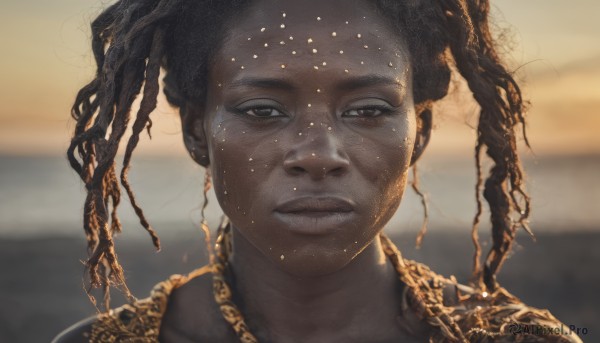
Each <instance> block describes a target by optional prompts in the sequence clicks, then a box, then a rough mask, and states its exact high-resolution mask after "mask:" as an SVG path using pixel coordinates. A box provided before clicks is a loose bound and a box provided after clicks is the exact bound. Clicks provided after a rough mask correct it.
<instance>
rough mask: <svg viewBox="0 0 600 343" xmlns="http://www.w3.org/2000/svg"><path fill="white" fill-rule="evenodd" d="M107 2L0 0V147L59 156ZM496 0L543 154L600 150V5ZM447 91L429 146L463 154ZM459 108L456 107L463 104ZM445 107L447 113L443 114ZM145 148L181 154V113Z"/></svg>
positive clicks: (463, 129)
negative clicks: (95, 23)
mask: <svg viewBox="0 0 600 343" xmlns="http://www.w3.org/2000/svg"><path fill="white" fill-rule="evenodd" d="M108 3H109V2H106V1H82V0H53V1H42V0H31V1H27V2H24V1H17V0H4V1H3V2H2V4H1V5H0V58H1V59H2V63H0V153H10V154H20V153H23V154H32V153H42V154H52V155H56V154H61V155H62V154H63V151H64V149H65V148H66V145H67V140H68V136H69V130H70V128H71V127H72V126H73V122H72V121H71V120H70V117H69V106H70V103H71V101H72V100H73V97H74V95H75V93H76V91H77V89H78V87H80V86H82V85H83V84H84V83H85V82H86V81H88V80H89V79H90V77H91V75H92V72H93V68H92V58H91V54H90V49H89V39H88V36H89V30H88V26H89V24H88V23H89V21H90V20H91V18H93V17H94V15H95V14H97V13H98V12H99V11H100V9H101V8H102V7H105V6H106V4H108ZM574 3H575V2H567V1H563V0H528V1H522V0H499V1H494V6H495V8H494V13H495V18H496V19H495V22H496V23H497V24H498V25H499V26H501V27H506V26H507V25H509V24H510V25H511V26H512V27H511V29H512V31H511V32H512V35H511V37H512V40H513V41H514V42H515V47H514V49H513V51H512V53H511V55H510V59H509V60H510V62H511V65H513V66H518V65H522V64H524V63H527V62H531V61H534V62H532V63H529V64H527V65H526V66H524V67H522V68H521V69H519V73H518V75H519V77H521V78H523V79H524V83H523V87H524V90H525V94H526V96H527V97H528V98H530V99H531V100H532V103H533V107H532V111H531V112H530V115H529V127H528V129H529V134H530V140H531V142H532V146H533V147H534V151H535V152H536V153H537V154H564V153H590V152H592V153H599V152H600V138H598V137H597V136H600V135H598V133H600V44H598V41H599V39H600V21H598V20H597V18H596V17H595V15H597V14H598V13H600V2H598V1H595V0H586V1H577V2H576V4H577V6H576V7H575V5H574ZM467 99H468V96H465V95H461V94H458V95H454V96H451V97H450V98H449V99H448V100H447V101H446V103H445V104H444V105H443V109H444V110H443V111H440V115H438V116H436V118H437V121H436V132H435V133H434V136H433V138H432V143H431V147H430V149H429V150H430V153H444V154H447V153H458V154H462V153H467V152H468V154H471V152H472V147H473V139H474V138H473V137H474V134H473V131H472V130H471V129H469V127H468V126H467V125H465V124H464V122H465V120H466V119H467V118H471V117H472V116H473V113H474V107H473V106H470V105H466V106H465V105H464V104H465V102H466V101H468V100H467ZM458 109H460V111H458ZM442 112H443V113H442ZM154 117H155V119H154V121H155V126H154V134H153V138H154V139H153V141H152V143H148V142H147V140H146V141H144V142H143V143H142V144H141V149H140V150H142V151H141V152H142V153H148V154H157V153H168V154H173V153H176V154H179V153H183V148H182V144H181V143H180V141H181V138H180V136H179V134H178V133H179V128H178V125H179V124H178V122H177V118H176V116H175V114H173V113H172V110H170V109H169V107H168V106H167V105H165V104H162V105H161V106H160V108H159V110H158V111H157V113H155V114H154Z"/></svg>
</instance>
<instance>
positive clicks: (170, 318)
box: [52, 266, 229, 343]
mask: <svg viewBox="0 0 600 343" xmlns="http://www.w3.org/2000/svg"><path fill="white" fill-rule="evenodd" d="M211 297H212V274H211V273H210V268H209V267H208V266H206V267H203V268H200V269H197V270H195V271H194V272H192V273H190V274H189V275H187V276H183V275H173V276H171V277H170V278H169V279H168V280H165V281H162V282H160V283H158V284H157V285H156V286H154V288H153V289H152V292H151V294H150V296H149V297H147V298H144V299H139V300H136V301H134V302H132V303H129V304H126V305H123V306H121V307H118V308H115V309H111V310H110V311H108V312H105V313H101V314H99V315H97V316H94V317H91V318H87V319H85V320H83V321H81V322H79V323H76V324H75V325H73V326H71V327H69V328H68V329H66V330H65V331H64V332H62V333H61V334H60V335H58V336H57V337H56V338H55V339H54V340H53V341H52V343H77V342H90V343H101V342H102V343H106V342H119V341H121V339H122V338H123V337H127V338H135V339H137V340H139V341H140V342H142V341H143V342H146V341H147V342H157V341H159V340H160V341H161V342H178V343H184V342H198V341H201V342H214V341H215V340H214V339H205V338H204V337H221V336H215V334H217V333H218V332H219V329H220V331H225V330H226V329H229V328H228V326H226V325H224V324H225V323H224V320H223V319H222V315H221V312H220V310H219V308H218V307H217V306H216V304H214V301H211V300H212V298H211ZM219 320H220V321H221V322H223V323H222V324H221V325H219ZM200 336H202V338H201V339H200V340H198V339H197V338H198V337H200ZM159 338H160V339H159ZM137 340H136V341H137Z"/></svg>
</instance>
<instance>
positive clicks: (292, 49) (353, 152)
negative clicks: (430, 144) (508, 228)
mask: <svg viewBox="0 0 600 343" xmlns="http://www.w3.org/2000/svg"><path fill="white" fill-rule="evenodd" d="M231 25H232V26H231V27H230V28H229V35H228V38H227V40H226V41H225V42H224V43H223V44H222V46H221V48H220V50H219V51H218V52H217V53H216V56H215V62H214V64H213V65H212V67H211V69H210V73H209V82H210V85H209V88H208V96H207V99H208V100H207V104H206V108H205V109H204V111H205V112H204V117H205V118H206V119H205V120H204V121H203V122H201V123H199V124H198V125H203V129H204V133H205V135H206V140H207V149H208V153H209V158H210V168H211V171H212V175H213V182H214V189H215V192H216V195H217V199H218V201H219V204H220V205H221V207H222V209H223V211H224V212H225V213H226V214H227V216H228V217H229V218H230V219H231V222H232V224H233V227H234V229H236V230H238V231H239V233H241V234H242V235H243V236H244V237H245V238H246V239H247V240H248V241H249V242H250V243H251V244H252V245H253V246H255V247H256V248H257V249H258V250H259V251H260V252H262V254H264V255H265V256H266V257H267V258H268V259H269V260H271V261H272V262H273V263H275V264H277V265H278V266H280V268H282V269H283V270H286V271H288V272H290V273H292V274H294V275H299V276H300V275H304V276H307V275H323V274H327V273H331V272H334V271H336V270H339V269H341V268H342V267H344V266H345V265H347V264H348V263H349V262H350V261H351V260H352V258H354V257H355V256H356V255H357V254H358V253H359V252H360V251H362V249H364V248H365V247H366V246H367V245H369V243H370V242H371V241H372V240H373V239H374V238H375V236H376V235H377V233H378V232H379V231H380V230H381V229H382V228H383V226H384V225H385V224H386V223H387V221H388V220H389V219H390V218H391V216H392V215H393V214H394V213H395V211H396V209H397V208H398V206H399V204H400V200H401V197H402V194H403V192H404V187H405V184H406V175H407V170H408V167H409V164H410V160H411V155H412V151H413V144H414V143H413V142H414V140H415V135H416V123H415V112H414V106H413V99H412V88H411V76H410V65H409V62H408V56H407V51H406V49H405V45H404V44H403V43H402V40H401V39H400V37H399V36H398V34H397V33H395V32H394V31H393V30H392V29H391V28H390V27H388V25H386V24H385V22H384V20H383V19H382V18H381V17H379V16H378V15H377V14H375V12H374V11H373V9H372V8H371V7H369V5H367V4H365V3H363V2H361V1H348V0H332V1H319V0H310V1H292V0H259V1H256V3H254V4H253V5H252V6H251V7H250V8H249V9H247V10H246V11H245V12H244V14H243V15H242V16H240V17H239V18H238V19H237V20H236V21H234V22H233V23H232V24H231Z"/></svg>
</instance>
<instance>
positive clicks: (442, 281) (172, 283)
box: [90, 259, 582, 343]
mask: <svg viewBox="0 0 600 343" xmlns="http://www.w3.org/2000/svg"><path fill="white" fill-rule="evenodd" d="M404 265H405V267H406V268H405V270H406V272H407V273H409V274H410V275H411V276H412V278H413V279H414V280H419V281H418V285H417V286H418V288H419V289H420V290H421V292H420V293H419V294H426V299H425V303H427V304H431V306H428V308H415V307H414V306H413V304H417V303H422V302H418V301H415V299H412V298H411V297H412V296H414V295H411V294H415V293H412V292H410V291H409V290H410V289H411V288H410V287H405V288H404V294H403V297H402V298H403V301H402V304H400V306H402V310H403V312H404V313H405V314H406V318H407V319H408V320H407V323H409V324H407V327H406V330H407V331H409V332H411V333H413V334H415V335H417V336H418V337H422V335H425V337H429V341H430V342H452V340H449V339H448V337H451V336H452V335H451V334H450V333H448V332H446V333H443V332H441V331H440V330H431V329H430V330H429V333H428V332H423V331H422V330H420V329H419V328H424V327H432V326H435V325H436V324H439V323H433V322H432V323H426V322H423V319H421V318H430V317H428V316H426V315H425V313H424V312H425V311H434V312H438V311H439V312H440V313H442V315H443V316H450V317H451V318H452V319H453V322H454V323H456V325H457V326H458V327H457V328H455V330H459V331H460V332H462V333H463V334H464V337H465V338H466V339H467V342H481V343H484V342H550V343H555V342H556V343H580V342H582V341H581V339H579V337H578V336H577V335H575V334H569V333H568V331H569V329H568V327H567V326H566V325H564V324H563V323H561V322H560V321H559V320H558V319H556V318H555V317H554V316H553V315H552V314H551V313H550V312H549V311H548V310H541V309H537V308H533V307H529V306H527V305H525V304H523V302H521V301H520V300H519V299H518V298H517V297H515V296H514V295H512V294H510V293H509V292H508V291H506V290H505V289H504V288H501V287H500V288H498V290H497V291H495V292H494V293H493V294H486V293H478V292H476V291H474V290H473V289H472V288H470V287H467V286H463V285H460V284H458V283H456V281H454V280H450V279H447V278H444V277H442V276H440V275H438V274H436V273H434V272H432V271H431V270H430V269H429V268H428V267H427V266H425V265H423V264H421V263H417V262H415V261H412V260H407V259H404ZM210 272H211V268H210V266H205V267H202V268H200V269H197V270H195V271H194V272H192V273H190V274H189V275H187V276H183V275H173V276H171V277H170V278H169V279H168V280H166V281H163V282H161V283H159V284H158V285H156V286H155V287H154V289H153V290H152V292H151V295H150V297H148V298H145V299H141V300H138V301H135V302H134V303H132V304H128V305H124V306H121V307H119V308H117V309H114V310H111V311H109V312H107V313H104V314H101V315H99V316H98V319H97V321H96V322H95V323H94V324H93V326H92V332H91V334H90V343H113V342H127V343H151V342H158V337H159V329H160V324H161V319H162V316H163V314H164V313H165V310H166V308H167V303H168V300H169V295H170V294H171V292H172V291H173V290H174V289H175V288H177V287H180V286H181V285H183V284H185V283H186V282H188V281H189V280H190V279H192V278H195V277H198V276H201V275H204V274H207V273H210ZM448 291H451V292H450V293H449V292H448ZM452 293H453V294H452ZM411 319H414V320H413V322H414V323H411ZM412 324H414V325H412ZM438 326H439V325H438ZM452 331H454V330H452ZM460 341H461V340H460V339H457V340H456V342H460Z"/></svg>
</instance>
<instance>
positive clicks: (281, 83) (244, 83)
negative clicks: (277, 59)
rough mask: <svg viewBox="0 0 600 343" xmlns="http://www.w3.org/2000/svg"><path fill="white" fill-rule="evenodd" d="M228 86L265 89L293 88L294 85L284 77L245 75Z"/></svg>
mask: <svg viewBox="0 0 600 343" xmlns="http://www.w3.org/2000/svg"><path fill="white" fill-rule="evenodd" d="M229 87H230V88H238V87H255V88H265V89H282V90H289V91H291V90H294V89H296V87H294V86H293V85H292V84H291V83H289V82H288V81H286V80H284V79H276V78H265V77H245V78H242V79H239V80H235V81H233V82H232V83H231V84H230V85H229Z"/></svg>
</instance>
